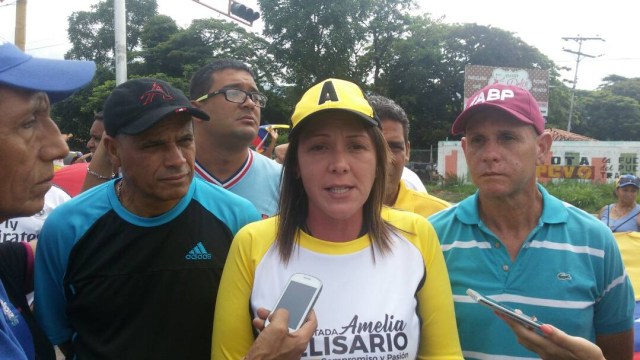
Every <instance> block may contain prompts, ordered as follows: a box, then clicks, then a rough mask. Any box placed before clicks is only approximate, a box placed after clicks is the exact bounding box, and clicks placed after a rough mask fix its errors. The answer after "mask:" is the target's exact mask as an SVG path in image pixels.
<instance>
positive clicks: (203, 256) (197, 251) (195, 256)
mask: <svg viewBox="0 0 640 360" xmlns="http://www.w3.org/2000/svg"><path fill="white" fill-rule="evenodd" d="M185 259H187V260H211V254H209V252H208V251H207V249H205V248H204V245H202V242H201V241H200V242H198V244H196V246H194V247H193V249H191V250H189V252H188V253H187V255H185Z"/></svg>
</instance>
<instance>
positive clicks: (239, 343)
mask: <svg viewBox="0 0 640 360" xmlns="http://www.w3.org/2000/svg"><path fill="white" fill-rule="evenodd" d="M274 219H275V218H269V219H267V220H263V221H258V222H255V223H251V224H248V225H246V226H245V227H243V228H242V229H240V231H239V232H238V233H237V234H236V236H235V238H234V239H233V242H232V244H231V249H230V250H229V255H228V256H227V261H226V263H225V266H224V271H223V272H222V279H221V281H220V288H219V289H218V298H217V300H216V309H215V315H214V322H213V340H212V348H211V359H216V360H222V359H232V360H237V359H242V358H243V357H244V356H245V355H246V354H247V352H248V350H249V348H250V347H251V345H252V344H253V341H254V336H253V325H252V320H253V318H252V316H253V315H252V314H251V308H250V298H251V289H252V288H253V281H254V275H255V269H256V266H257V264H258V263H259V261H260V259H261V258H262V256H263V255H264V254H265V253H266V251H267V250H268V248H269V247H270V246H271V244H272V243H273V236H268V235H269V234H272V233H273V232H274V231H275V230H274V229H275V228H274V226H273V225H274V224H275V220H274ZM269 230H271V231H269ZM257 234H259V235H260V236H257ZM267 239H271V241H269V240H267Z"/></svg>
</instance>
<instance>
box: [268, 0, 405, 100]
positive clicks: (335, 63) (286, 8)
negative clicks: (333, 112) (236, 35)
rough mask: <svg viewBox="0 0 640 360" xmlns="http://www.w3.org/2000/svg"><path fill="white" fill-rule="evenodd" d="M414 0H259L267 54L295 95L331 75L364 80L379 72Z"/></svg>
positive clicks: (359, 80) (401, 29)
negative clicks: (281, 68)
mask: <svg viewBox="0 0 640 360" xmlns="http://www.w3.org/2000/svg"><path fill="white" fill-rule="evenodd" d="M412 5H413V1H412V0H377V1H373V0H352V1H342V0H332V1H301V0H288V1H281V0H261V1H260V7H261V11H262V14H263V15H262V17H263V19H264V23H265V27H264V32H263V34H264V35H265V36H266V37H267V38H269V39H271V47H270V48H269V52H270V53H271V54H273V57H274V60H275V61H276V62H277V63H279V64H280V65H281V66H282V67H283V68H284V69H285V70H286V73H285V76H284V78H283V81H284V82H285V83H288V84H291V85H293V86H294V88H295V90H294V92H293V93H294V94H296V96H299V95H300V94H301V93H302V91H304V89H307V88H309V87H310V86H311V85H313V84H314V83H316V82H318V81H320V80H322V79H325V78H329V77H339V78H343V79H348V80H352V81H354V82H357V83H361V84H362V83H364V80H366V79H367V78H368V77H369V76H370V75H372V74H371V73H370V71H372V70H373V71H374V76H376V77H377V74H379V72H380V68H381V67H382V63H383V62H385V61H386V59H387V58H388V55H387V50H388V49H389V45H390V42H391V39H392V38H394V37H396V36H400V35H401V34H402V33H403V27H404V22H405V21H406V16H405V13H406V10H407V9H409V8H410V7H411V6H412Z"/></svg>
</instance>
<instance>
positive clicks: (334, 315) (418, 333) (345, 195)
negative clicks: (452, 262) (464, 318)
mask: <svg viewBox="0 0 640 360" xmlns="http://www.w3.org/2000/svg"><path fill="white" fill-rule="evenodd" d="M291 121H292V127H291V132H290V134H289V147H288V149H287V153H286V156H285V160H284V170H283V171H284V172H283V176H282V181H283V183H282V189H281V198H280V204H279V215H278V216H276V217H273V218H270V219H266V220H263V221H259V222H255V223H252V224H249V225H247V226H246V227H244V228H243V229H242V230H241V231H240V232H239V233H238V234H237V235H236V237H235V239H234V242H233V244H232V246H231V250H230V253H229V255H228V258H227V262H226V265H225V270H224V274H223V276H222V281H221V284H220V289H219V291H218V294H219V296H218V300H217V303H216V313H215V320H214V331H213V348H212V359H241V358H243V357H244V356H245V355H247V351H248V349H249V348H250V346H251V344H252V342H253V338H254V333H253V331H254V329H253V327H252V317H255V316H256V315H257V314H258V309H259V308H270V307H272V306H273V305H274V304H275V302H276V300H277V299H278V296H279V295H280V292H281V291H282V290H283V288H284V286H285V284H286V282H287V280H288V279H289V277H290V276H291V275H292V274H294V273H304V274H308V275H311V276H314V277H316V278H318V279H320V280H321V281H322V283H323V289H322V293H321V294H320V297H319V298H318V300H317V302H316V303H315V306H314V310H315V314H316V316H317V319H318V327H317V329H316V331H315V334H314V336H313V337H312V338H311V340H310V342H309V344H308V346H307V348H306V349H305V350H304V352H302V353H299V354H293V357H292V358H300V357H301V358H304V359H311V358H314V359H320V358H326V359H339V358H340V359H341V358H361V359H366V358H370V359H374V358H378V359H380V358H384V359H416V358H417V359H435V358H437V359H462V352H461V350H460V345H459V341H458V334H457V328H456V322H455V316H454V310H453V299H452V295H451V287H450V284H449V277H448V275H447V270H446V267H445V263H444V259H443V256H442V252H441V249H440V244H439V241H438V238H437V235H436V233H435V231H434V230H433V228H432V226H431V225H430V224H429V223H428V222H427V221H426V220H425V219H424V218H423V217H421V216H419V215H416V214H413V213H409V212H403V211H398V210H392V209H389V208H383V205H382V203H383V197H384V191H385V181H386V176H385V174H386V167H387V161H388V156H389V155H388V152H389V150H388V148H387V145H386V141H385V139H384V137H383V135H382V132H381V131H380V122H379V120H378V118H377V117H376V116H375V114H374V112H373V109H372V108H371V106H370V105H369V103H368V102H367V100H366V98H365V96H364V94H363V92H362V90H361V89H360V88H359V87H358V86H357V85H355V84H353V83H351V82H347V81H344V80H338V79H327V80H324V81H322V82H321V83H319V84H316V85H315V86H313V87H312V88H311V89H309V90H308V91H307V92H306V93H305V94H304V95H303V97H302V99H301V100H300V101H299V102H298V104H297V105H296V109H295V111H294V114H293V116H292V119H291ZM248 310H249V311H248ZM272 310H273V309H272ZM289 336H294V337H295V336H296V332H292V333H291V334H289ZM251 357H252V356H251V354H250V355H249V356H248V358H251Z"/></svg>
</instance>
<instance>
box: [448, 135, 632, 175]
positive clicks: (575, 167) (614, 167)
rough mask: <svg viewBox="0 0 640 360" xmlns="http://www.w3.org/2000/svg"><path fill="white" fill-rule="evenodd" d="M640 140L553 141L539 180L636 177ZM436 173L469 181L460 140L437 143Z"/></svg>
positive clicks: (539, 172)
mask: <svg viewBox="0 0 640 360" xmlns="http://www.w3.org/2000/svg"><path fill="white" fill-rule="evenodd" d="M639 157H640V141H554V142H553V144H552V146H551V153H550V154H549V156H548V157H547V159H546V160H545V163H544V165H540V166H538V167H537V175H538V178H539V180H540V181H543V182H545V181H550V180H554V179H580V180H584V181H595V182H611V181H613V180H614V179H616V178H617V177H619V176H620V175H622V174H634V175H636V176H637V175H639V173H640V169H639V166H640V164H639V160H638V158H639ZM438 172H439V173H440V174H441V175H443V176H445V177H446V176H457V177H459V178H465V179H467V181H470V180H469V176H468V170H467V163H466V161H465V159H464V153H463V151H462V146H460V141H440V142H438Z"/></svg>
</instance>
